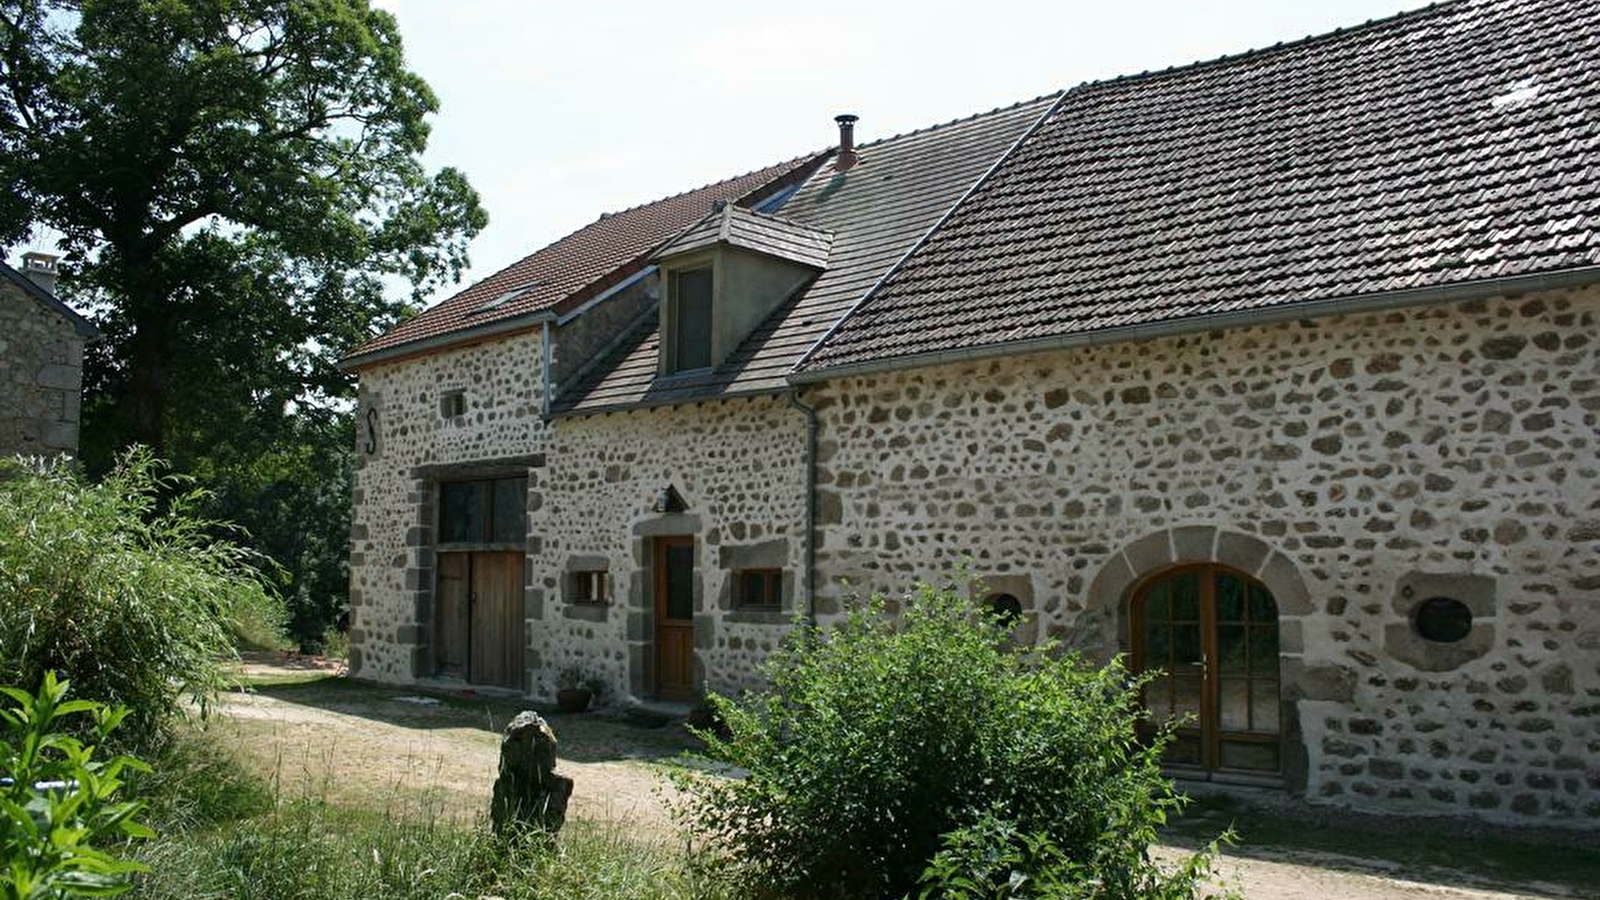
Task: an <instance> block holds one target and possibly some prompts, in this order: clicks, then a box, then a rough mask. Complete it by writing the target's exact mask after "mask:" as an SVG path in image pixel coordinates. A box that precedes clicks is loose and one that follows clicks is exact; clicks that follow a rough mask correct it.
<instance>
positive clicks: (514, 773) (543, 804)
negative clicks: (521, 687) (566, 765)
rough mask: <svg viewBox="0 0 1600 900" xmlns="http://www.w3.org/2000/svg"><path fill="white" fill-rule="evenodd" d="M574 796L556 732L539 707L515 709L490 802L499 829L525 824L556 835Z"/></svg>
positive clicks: (490, 811)
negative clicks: (560, 764) (561, 768)
mask: <svg viewBox="0 0 1600 900" xmlns="http://www.w3.org/2000/svg"><path fill="white" fill-rule="evenodd" d="M571 797H572V779H571V778H568V777H566V776H565V775H557V774H556V733H555V732H554V731H552V730H551V729H550V724H549V723H548V722H546V721H545V720H544V718H543V717H542V716H540V715H539V714H538V713H536V712H532V711H529V710H524V711H522V712H520V713H517V717H516V718H514V719H512V720H511V722H510V723H509V724H507V725H506V733H505V736H504V737H503V738H501V739H500V775H499V777H498V778H496V779H495V781H494V800H493V801H492V803H491V805H490V807H489V818H490V820H491V821H492V822H493V823H494V830H495V833H496V834H505V833H506V831H507V829H508V828H512V827H514V826H522V827H527V828H537V829H539V830H541V831H543V832H544V833H545V834H547V835H549V836H551V837H554V836H555V834H556V832H558V831H560V830H561V825H562V823H564V822H565V821H566V819H567V801H568V800H569V799H570V798H571Z"/></svg>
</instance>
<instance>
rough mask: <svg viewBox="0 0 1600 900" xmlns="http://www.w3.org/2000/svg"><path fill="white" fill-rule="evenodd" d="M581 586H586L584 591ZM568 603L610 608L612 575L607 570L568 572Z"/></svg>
mask: <svg viewBox="0 0 1600 900" xmlns="http://www.w3.org/2000/svg"><path fill="white" fill-rule="evenodd" d="M580 585H583V586H584V588H583V589H582V590H580V588H579V586H580ZM567 602H568V603H570V604H572V605H573V606H609V605H610V604H611V573H610V572H609V571H607V570H606V569H573V570H572V571H570V572H568V573H567Z"/></svg>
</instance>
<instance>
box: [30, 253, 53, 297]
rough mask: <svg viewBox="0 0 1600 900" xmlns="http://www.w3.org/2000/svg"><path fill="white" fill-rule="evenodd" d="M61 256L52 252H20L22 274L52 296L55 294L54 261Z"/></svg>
mask: <svg viewBox="0 0 1600 900" xmlns="http://www.w3.org/2000/svg"><path fill="white" fill-rule="evenodd" d="M60 258H61V257H59V256H56V255H55V254H54V253H40V252H39V251H37V250H30V251H29V252H27V253H24V254H22V274H24V275H26V276H28V280H29V281H31V282H33V283H34V284H37V285H38V286H39V287H41V288H43V289H44V292H45V293H47V294H49V295H50V296H52V297H54V296H55V295H56V261H57V260H59V259H60Z"/></svg>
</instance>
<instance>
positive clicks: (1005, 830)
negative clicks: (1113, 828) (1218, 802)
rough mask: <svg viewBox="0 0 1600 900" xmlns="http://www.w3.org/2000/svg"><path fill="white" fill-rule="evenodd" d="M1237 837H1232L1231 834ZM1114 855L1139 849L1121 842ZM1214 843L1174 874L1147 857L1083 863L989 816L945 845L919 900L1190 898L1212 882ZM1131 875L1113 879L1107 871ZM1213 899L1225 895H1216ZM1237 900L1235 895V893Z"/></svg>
mask: <svg viewBox="0 0 1600 900" xmlns="http://www.w3.org/2000/svg"><path fill="white" fill-rule="evenodd" d="M1227 837H1228V838H1229V839H1231V835H1230V836H1227ZM1106 849H1107V850H1109V851H1111V852H1112V853H1128V852H1129V851H1133V850H1137V848H1136V847H1135V846H1134V845H1133V844H1132V843H1131V842H1126V841H1122V842H1115V843H1114V844H1113V845H1112V846H1110V847H1108V848H1106ZM1216 850H1217V847H1216V844H1215V843H1213V844H1212V845H1211V846H1210V847H1208V848H1207V850H1206V851H1205V852H1203V853H1196V854H1194V855H1192V856H1190V857H1188V858H1187V859H1185V860H1183V861H1182V862H1181V863H1180V864H1179V865H1178V866H1177V867H1176V868H1175V869H1174V870H1173V871H1171V872H1163V871H1161V870H1160V869H1158V868H1156V867H1155V866H1152V865H1150V864H1149V861H1148V858H1147V856H1146V854H1145V853H1143V852H1135V853H1134V854H1133V855H1131V856H1129V857H1127V858H1125V859H1121V860H1108V859H1097V860H1093V861H1090V862H1087V863H1085V862H1080V861H1078V860H1075V859H1073V858H1072V857H1071V856H1069V855H1068V854H1067V853H1065V852H1064V851H1062V849H1061V848H1060V847H1059V846H1057V845H1056V843H1055V841H1054V840H1052V839H1051V837H1050V835H1048V834H1045V833H1042V832H1034V833H1031V834H1028V833H1023V832H1022V831H1019V830H1018V829H1017V827H1016V825H1014V824H1012V823H1011V822H1008V821H1005V820H1004V819H1001V818H998V817H997V816H996V815H995V814H994V813H985V814H984V815H983V816H981V817H980V818H979V819H978V821H977V822H975V823H973V824H972V825H969V826H967V827H965V828H959V829H957V830H955V831H952V832H950V833H949V834H947V835H945V836H944V846H943V847H942V848H941V849H940V850H939V852H938V853H937V854H935V855H934V857H933V860H932V861H931V862H930V863H929V864H928V868H927V869H926V870H925V871H924V872H923V873H922V892H921V893H920V894H919V895H918V898H919V900H1100V898H1114V897H1139V898H1141V900H1189V898H1192V897H1194V896H1195V895H1196V891H1197V888H1198V887H1199V886H1200V885H1202V884H1203V883H1205V882H1206V881H1207V880H1208V879H1209V876H1210V873H1211V864H1212V861H1213V860H1214V859H1215V857H1216ZM1107 871H1111V872H1116V873H1120V874H1121V875H1122V876H1123V877H1122V878H1119V879H1114V880H1112V881H1107V880H1106V879H1105V878H1104V876H1103V873H1105V872H1107ZM1206 896H1207V897H1219V898H1220V896H1221V895H1219V894H1217V893H1216V892H1210V893H1208V894H1206ZM1228 896H1232V895H1228Z"/></svg>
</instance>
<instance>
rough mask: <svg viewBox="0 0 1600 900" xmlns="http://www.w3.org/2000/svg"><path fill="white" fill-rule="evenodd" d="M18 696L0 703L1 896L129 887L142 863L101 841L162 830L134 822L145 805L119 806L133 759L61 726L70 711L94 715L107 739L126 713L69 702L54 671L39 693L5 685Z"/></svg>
mask: <svg viewBox="0 0 1600 900" xmlns="http://www.w3.org/2000/svg"><path fill="white" fill-rule="evenodd" d="M0 693H4V694H5V695H6V696H8V697H10V698H11V699H12V700H13V701H15V703H16V705H15V706H14V707H12V708H10V709H0V727H3V729H4V732H3V736H0V779H4V780H0V860H3V861H4V863H5V864H4V866H0V898H4V900H45V898H57V897H76V896H108V895H111V894H118V893H121V892H123V891H125V890H127V889H128V876H129V875H131V874H132V873H134V872H136V871H139V870H140V868H141V867H140V866H139V865H138V864H136V863H133V862H129V861H126V860H120V859H117V858H116V857H114V856H112V855H111V854H109V853H107V852H105V851H104V850H103V849H101V847H100V846H98V845H103V844H105V843H107V842H108V841H112V840H122V839H124V838H128V837H133V838H148V837H154V836H155V833H154V832H152V831H151V830H150V829H149V828H147V827H145V826H144V825H142V824H140V823H139V822H138V821H137V819H136V818H135V817H136V816H137V815H138V814H139V812H140V810H141V805H140V804H139V803H136V802H126V801H124V802H118V801H117V799H116V795H117V792H118V791H119V790H121V788H122V782H121V781H120V780H119V778H120V776H121V774H122V771H123V770H124V769H130V768H131V769H139V768H144V764H143V763H140V762H139V761H138V760H136V759H134V758H132V757H129V756H116V757H113V758H111V759H108V760H97V759H95V758H94V756H95V754H94V748H93V747H86V746H84V744H83V743H82V742H80V741H79V740H78V739H77V738H75V737H72V736H70V735H67V734H64V733H62V732H61V731H59V730H57V729H58V727H59V725H60V720H61V719H63V718H64V717H67V716H71V715H76V714H82V713H88V714H89V716H90V718H91V719H92V721H93V723H94V727H93V734H94V736H95V737H96V738H97V739H99V740H102V741H103V740H104V739H105V738H106V736H108V735H109V734H111V732H112V731H113V730H114V729H115V728H116V727H117V725H118V724H119V723H120V722H121V721H122V720H123V717H124V716H126V715H127V709H125V708H118V709H111V708H109V707H107V706H105V705H103V704H99V703H92V702H90V701H87V700H66V699H65V698H66V694H67V682H61V681H57V680H56V676H55V673H54V672H47V673H45V676H44V681H43V683H42V685H41V686H40V688H39V692H38V693H37V694H29V693H28V692H27V691H22V690H18V689H17V688H12V687H5V688H0Z"/></svg>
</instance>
